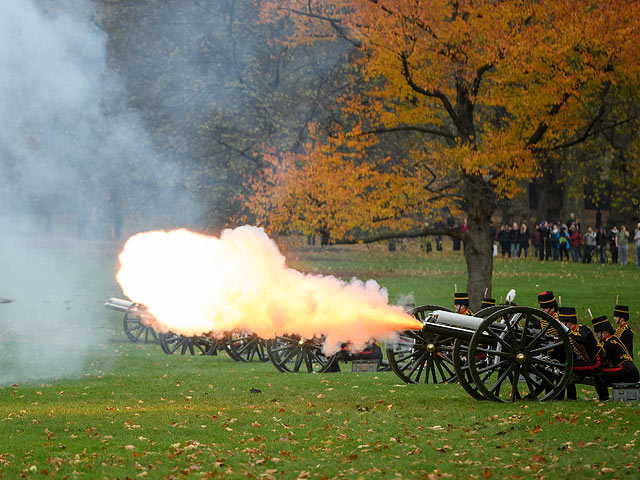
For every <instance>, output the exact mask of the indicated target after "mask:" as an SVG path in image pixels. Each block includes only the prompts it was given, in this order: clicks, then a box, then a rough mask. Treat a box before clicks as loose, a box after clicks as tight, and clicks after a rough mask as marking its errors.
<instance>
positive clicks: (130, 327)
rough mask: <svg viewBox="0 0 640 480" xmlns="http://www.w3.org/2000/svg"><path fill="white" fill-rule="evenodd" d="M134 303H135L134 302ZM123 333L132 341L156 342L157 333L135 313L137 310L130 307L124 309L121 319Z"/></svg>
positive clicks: (157, 340)
mask: <svg viewBox="0 0 640 480" xmlns="http://www.w3.org/2000/svg"><path fill="white" fill-rule="evenodd" d="M134 305H135V304H134ZM122 326H123V328H124V333H125V335H126V336H127V338H128V339H129V340H131V341H132V342H133V343H158V342H159V339H158V334H157V333H156V332H155V330H154V329H153V328H151V327H150V326H149V325H145V324H144V323H143V321H142V319H141V317H140V315H138V314H137V311H135V310H132V309H131V308H130V309H129V310H127V311H126V313H125V314H124V318H123V319H122Z"/></svg>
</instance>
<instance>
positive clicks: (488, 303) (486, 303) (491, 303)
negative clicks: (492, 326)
mask: <svg viewBox="0 0 640 480" xmlns="http://www.w3.org/2000/svg"><path fill="white" fill-rule="evenodd" d="M495 306H496V299H495V298H489V297H484V298H483V299H482V305H481V306H480V310H484V309H485V308H489V307H495Z"/></svg>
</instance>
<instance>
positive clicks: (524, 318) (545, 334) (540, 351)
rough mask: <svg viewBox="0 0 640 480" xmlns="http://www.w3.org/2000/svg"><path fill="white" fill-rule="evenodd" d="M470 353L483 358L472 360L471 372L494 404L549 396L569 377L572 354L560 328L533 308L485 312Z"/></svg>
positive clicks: (474, 381) (482, 391) (553, 395)
mask: <svg viewBox="0 0 640 480" xmlns="http://www.w3.org/2000/svg"><path fill="white" fill-rule="evenodd" d="M541 321H542V322H541ZM541 325H543V326H542V327H541ZM468 356H469V358H482V357H483V356H484V357H485V362H484V363H481V362H470V363H469V372H470V373H471V378H472V379H473V383H474V384H475V386H476V387H477V388H478V391H479V393H481V394H482V395H483V396H485V397H486V398H487V399H489V400H493V401H497V402H515V401H519V400H522V399H525V400H552V399H554V398H556V397H557V396H558V395H559V394H560V393H561V392H562V391H563V389H564V387H565V386H566V385H567V383H568V382H569V379H570V378H571V375H572V367H573V352H572V349H571V344H570V342H569V337H568V335H567V334H566V332H565V329H564V326H563V325H562V324H560V322H558V321H557V320H556V319H555V318H553V317H551V316H550V315H547V314H546V313H544V312H542V311H541V310H537V309H535V308H531V307H520V306H516V307H506V308H503V309H501V310H499V311H496V312H494V313H493V314H491V315H489V316H488V317H487V318H486V319H485V320H484V321H483V322H482V323H481V324H480V326H479V327H478V329H477V331H476V332H475V333H474V335H473V337H472V338H471V341H470V342H469V351H468Z"/></svg>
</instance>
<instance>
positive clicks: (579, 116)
mask: <svg viewBox="0 0 640 480" xmlns="http://www.w3.org/2000/svg"><path fill="white" fill-rule="evenodd" d="M260 5H261V11H262V17H261V18H262V19H263V21H265V22H271V21H282V20H286V21H289V22H291V23H292V24H293V25H294V27H295V28H294V29H293V31H294V32H295V33H294V35H293V36H291V37H290V38H289V39H288V42H289V43H290V44H292V45H295V44H311V43H313V42H316V41H338V40H340V37H347V38H349V40H350V41H352V42H353V43H354V44H356V45H358V47H359V55H357V56H356V57H355V59H354V60H353V62H355V64H356V66H357V68H358V72H359V74H360V75H361V78H364V79H365V80H367V88H366V91H359V92H355V91H349V92H345V94H344V95H343V96H342V97H340V99H339V103H340V107H341V109H342V113H343V115H344V117H345V119H346V120H347V121H345V123H344V124H345V125H349V127H348V131H343V130H341V129H337V130H335V131H332V132H331V134H327V133H326V132H322V131H320V130H319V129H316V128H314V129H312V132H311V138H312V142H311V143H309V144H308V145H305V146H304V151H303V153H302V154H295V155H294V154H292V153H288V152H276V151H268V152H266V153H265V155H264V160H265V163H266V166H265V168H264V170H263V171H262V172H261V177H260V178H257V179H254V180H253V183H252V185H253V189H254V194H253V195H252V196H251V197H250V198H248V199H246V202H247V205H248V206H249V208H250V209H251V210H252V211H253V213H254V214H256V215H257V216H258V217H259V218H262V219H264V220H265V221H267V222H268V225H267V227H268V228H271V229H277V230H287V229H288V230H297V231H302V232H306V233H311V232H316V231H319V230H326V231H329V232H331V233H332V236H334V237H336V236H337V237H342V236H344V235H348V234H349V232H353V230H354V229H360V230H359V231H363V230H367V229H374V228H378V227H387V228H392V229H395V230H406V229H409V228H411V227H414V226H415V225H417V224H420V223H423V222H424V221H425V219H426V218H428V216H429V214H430V212H433V211H434V210H435V209H438V208H440V207H442V206H443V205H449V206H451V205H452V202H451V198H452V197H451V196H452V195H454V196H457V197H458V198H462V199H465V200H466V201H467V202H469V201H473V200H472V199H471V198H467V197H466V193H465V191H464V188H463V187H464V181H462V180H464V179H465V178H470V177H474V178H476V179H478V180H480V181H482V182H484V183H485V184H486V185H487V186H489V188H490V189H491V191H492V192H494V193H495V194H497V195H498V196H506V197H509V196H512V195H514V194H515V193H516V192H517V185H518V181H519V180H522V179H527V178H533V177H535V176H536V175H537V174H538V170H539V167H538V164H537V152H539V151H544V150H546V149H552V148H553V147H554V146H556V145H558V144H559V143H562V142H563V141H566V140H567V139H568V138H571V137H573V136H577V135H579V134H580V132H581V131H582V130H583V129H584V128H586V126H587V125H588V123H589V122H590V121H591V119H592V118H593V117H594V115H595V114H596V113H595V112H596V111H597V108H598V105H599V100H601V99H602V96H603V95H604V94H606V91H607V88H608V86H609V85H614V84H616V83H618V82H637V80H638V73H639V71H638V70H639V67H640V61H639V58H638V48H639V47H638V45H640V42H639V40H640V39H639V38H638V37H639V36H640V21H638V18H640V1H638V0H633V1H632V0H621V1H617V2H600V1H595V0H586V1H585V0H538V1H526V0H519V1H518V0H506V1H498V0H458V1H451V0H429V1H419V0H379V1H376V2H373V1H370V0H322V1H308V0H264V1H262V2H261V3H260ZM345 128H347V127H345ZM382 130H387V131H388V130H395V131H397V130H403V131H407V132H413V133H411V134H407V135H406V136H405V137H404V140H403V142H406V143H405V144H403V148H402V155H400V156H394V157H393V158H392V157H391V156H389V155H388V154H387V155H381V154H380V151H381V149H380V148H378V147H380V146H381V145H382V144H383V143H384V141H385V140H384V138H385V137H384V134H382V133H380V132H381V131H382Z"/></svg>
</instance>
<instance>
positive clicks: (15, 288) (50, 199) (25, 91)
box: [0, 0, 197, 383]
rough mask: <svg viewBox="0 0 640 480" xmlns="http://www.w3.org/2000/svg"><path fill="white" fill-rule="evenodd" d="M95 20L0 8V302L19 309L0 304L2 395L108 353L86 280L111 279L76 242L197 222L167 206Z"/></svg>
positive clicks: (38, 7) (167, 176)
mask: <svg viewBox="0 0 640 480" xmlns="http://www.w3.org/2000/svg"><path fill="white" fill-rule="evenodd" d="M46 8H48V10H46ZM94 18H95V17H94V15H93V10H92V5H91V3H89V2H83V1H77V2H38V3H36V2H35V1H32V0H2V2H1V5H0V186H1V188H0V263H1V264H2V276H0V297H4V298H10V299H13V300H14V302H12V303H7V304H0V355H1V356H2V358H0V383H13V382H19V381H23V380H35V379H41V378H50V377H56V376H67V375H74V374H77V373H78V372H79V371H81V369H82V368H83V365H84V363H85V361H86V359H87V358H88V355H89V354H90V353H91V352H92V351H95V349H96V348H97V346H98V345H100V344H104V340H105V337H106V331H105V329H104V325H102V321H103V319H104V318H105V316H104V315H99V316H98V315H96V312H95V309H94V308H95V305H98V304H99V303H98V302H100V299H101V298H103V297H104V295H105V291H104V290H100V291H98V290H97V289H95V287H92V285H93V282H92V281H90V280H88V279H89V278H91V277H92V276H95V275H108V274H109V273H110V272H106V273H105V272H104V271H102V272H101V271H97V270H94V271H92V270H91V269H90V268H84V267H88V266H89V265H93V266H95V268H98V267H97V259H99V258H100V252H99V251H98V250H95V251H92V250H91V249H90V246H91V245H94V247H95V248H98V247H100V246H99V245H96V244H94V243H90V242H85V243H83V244H82V245H73V244H70V243H69V238H70V237H73V236H75V235H78V236H80V235H82V234H83V233H84V231H85V229H86V230H90V231H91V232H98V233H100V232H101V235H106V234H107V232H109V231H110V233H112V234H116V236H117V233H118V232H117V230H118V229H120V228H126V226H123V224H124V223H125V221H126V220H131V222H130V224H129V228H130V229H136V228H141V227H140V225H144V224H140V225H135V224H134V222H135V221H137V220H139V219H140V218H142V217H145V216H146V215H145V213H148V212H149V211H156V212H157V211H163V209H164V208H168V207H167V206H171V208H173V209H175V208H180V209H181V210H182V211H183V212H187V211H191V212H196V210H197V209H196V208H195V205H196V204H195V203H190V202H192V199H190V198H186V197H185V198H177V197H175V196H172V195H173V193H172V192H175V189H172V188H171V187H172V185H171V183H170V182H171V179H173V178H175V175H174V170H173V169H174V167H173V166H172V165H171V164H169V163H167V162H163V161H161V160H160V159H159V158H158V156H157V155H156V154H155V153H154V151H153V148H152V145H151V141H150V139H149V136H148V135H147V134H146V132H145V129H144V127H143V124H142V122H141V120H140V117H139V115H138V114H137V113H136V112H134V111H132V110H131V109H129V108H128V107H127V104H126V95H125V94H124V89H123V87H122V85H121V83H120V80H119V78H118V76H117V75H115V74H114V73H113V72H112V71H110V69H109V67H108V57H107V47H106V45H107V41H106V35H105V34H104V33H103V32H102V31H101V30H100V28H99V26H98V25H96V24H95V23H94V21H93V19H94ZM167 192H170V193H169V194H167ZM186 204H189V207H188V208H187V207H185V205H186ZM154 209H155V210H154ZM196 214H197V212H196ZM143 228H149V225H144V227H143ZM56 236H57V237H56ZM50 237H54V238H53V239H52V238H50ZM78 265H80V266H81V267H80V268H78ZM107 265H108V264H107ZM92 288H94V289H93V290H92Z"/></svg>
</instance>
